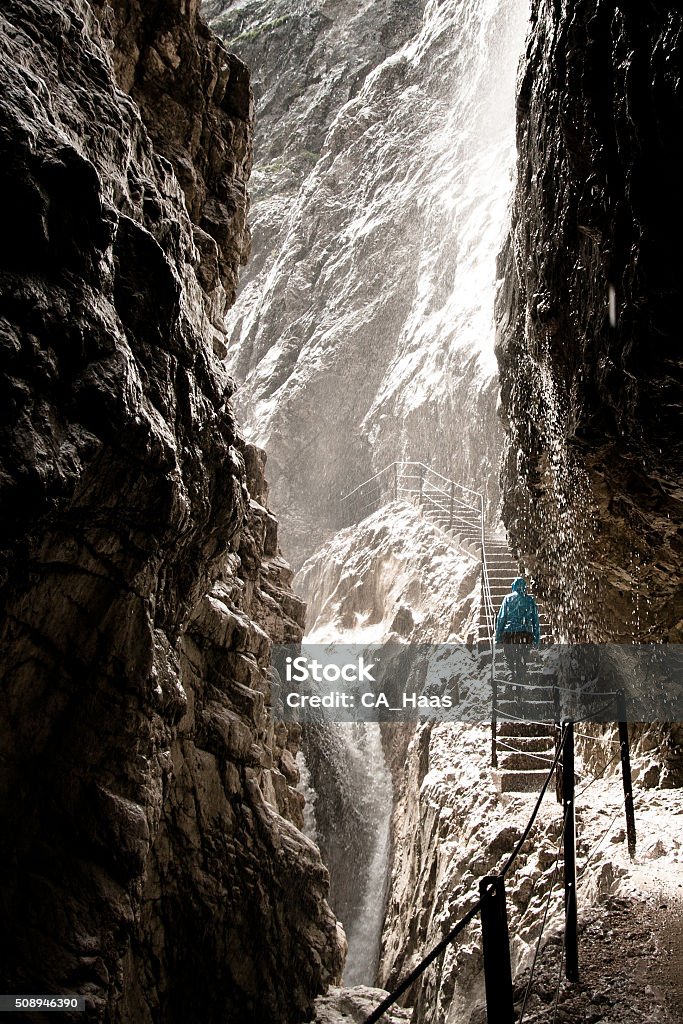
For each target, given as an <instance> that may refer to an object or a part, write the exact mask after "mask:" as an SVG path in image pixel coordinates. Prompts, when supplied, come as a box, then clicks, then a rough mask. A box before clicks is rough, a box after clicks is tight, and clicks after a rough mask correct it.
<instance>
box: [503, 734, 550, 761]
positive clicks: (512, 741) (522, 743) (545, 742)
mask: <svg viewBox="0 0 683 1024" xmlns="http://www.w3.org/2000/svg"><path fill="white" fill-rule="evenodd" d="M499 738H500V739H501V740H503V742H504V743H508V744H509V745H510V746H511V747H516V748H517V750H518V751H520V752H521V753H524V752H525V751H529V752H531V753H534V754H538V753H549V754H550V756H551V757H554V756H555V751H554V750H553V749H552V746H551V741H552V737H551V736H550V734H548V735H544V736H500V737H499ZM500 749H501V753H503V754H504V753H505V752H506V748H505V747H501V748H500Z"/></svg>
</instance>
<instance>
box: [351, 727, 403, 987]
mask: <svg viewBox="0 0 683 1024" xmlns="http://www.w3.org/2000/svg"><path fill="white" fill-rule="evenodd" d="M348 744H349V750H350V753H351V758H352V766H353V772H352V782H353V783H354V788H355V798H356V803H357V806H358V807H359V808H361V812H362V813H363V815H364V817H365V818H366V820H367V821H368V822H370V823H371V830H370V833H369V837H368V838H369V843H368V849H367V859H366V864H365V865H364V870H362V871H361V873H360V875H358V874H357V866H356V865H355V864H349V866H348V867H349V870H350V871H351V872H353V873H354V874H355V875H356V877H357V884H358V887H359V890H360V894H361V900H362V902H361V907H360V912H359V914H358V916H357V917H356V919H355V920H354V921H352V922H349V924H348V926H347V934H346V937H347V940H348V943H349V952H348V956H347V958H346V968H345V970H344V983H345V984H346V985H374V984H375V975H376V973H377V963H378V960H379V947H380V939H381V935H382V925H383V923H384V907H385V900H386V891H387V868H388V864H389V830H390V826H391V811H392V801H393V789H392V785H391V776H390V774H389V771H388V769H387V766H386V763H385V760H384V751H383V749H382V737H381V734H380V726H379V725H378V724H377V723H376V722H366V723H359V724H354V725H352V726H351V728H350V729H349V730H348Z"/></svg>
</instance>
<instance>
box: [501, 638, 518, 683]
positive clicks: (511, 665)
mask: <svg viewBox="0 0 683 1024" xmlns="http://www.w3.org/2000/svg"><path fill="white" fill-rule="evenodd" d="M503 650H504V651H505V664H506V665H507V668H508V672H509V674H510V683H512V682H514V678H515V645H514V644H511V643H503ZM508 691H509V685H508Z"/></svg>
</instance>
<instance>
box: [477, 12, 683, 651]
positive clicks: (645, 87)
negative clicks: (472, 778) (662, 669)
mask: <svg viewBox="0 0 683 1024" xmlns="http://www.w3.org/2000/svg"><path fill="white" fill-rule="evenodd" d="M532 25H533V29H532V33H531V35H530V42H529V45H528V48H527V52H526V56H525V58H524V61H523V65H522V69H521V78H520V82H519V94H518V101H517V117H518V129H517V138H518V150H519V163H518V174H517V188H516V193H515V199H514V208H513V217H512V229H511V234H510V238H509V240H508V243H507V245H506V247H505V249H504V251H503V253H502V256H501V262H500V274H501V277H502V284H501V289H500V292H499V296H498V302H497V321H498V359H499V364H500V373H501V395H502V404H503V409H504V413H505V416H506V429H507V440H506V445H505V458H504V467H503V484H504V520H505V522H506V524H507V526H508V528H509V531H510V533H511V535H512V538H513V540H514V543H515V544H516V546H517V547H518V549H519V550H520V552H521V553H522V555H523V557H524V559H525V560H526V561H527V563H528V564H529V565H530V566H531V567H532V570H533V574H534V576H535V578H536V579H537V581H538V584H539V586H540V587H541V589H542V590H543V591H544V592H545V594H547V595H548V597H549V599H550V602H551V604H552V605H554V606H555V608H556V609H557V611H558V618H559V620H560V622H559V625H560V626H561V627H562V628H563V631H564V633H565V635H566V636H567V637H568V638H569V639H583V638H590V639H594V640H605V639H606V640H616V641H618V642H629V641H633V640H637V641H638V640H657V641H659V640H671V641H680V640H681V638H683V591H682V590H681V586H680V580H681V560H682V555H683V538H682V536H681V526H680V523H681V513H682V511H683V509H682V495H681V473H682V470H683V448H682V446H681V433H680V413H681V369H682V363H681V355H680V341H679V339H680V308H681V288H682V282H683V256H682V254H681V249H680V246H676V245H672V242H671V240H672V239H674V238H677V237H679V236H680V233H681V230H682V228H683V201H682V200H681V190H680V186H679V181H680V174H681V148H680V139H679V133H678V132H677V131H675V130H672V125H677V124H678V123H680V120H681V116H682V115H683V91H682V89H681V27H682V21H681V14H680V12H679V11H678V10H676V9H674V7H673V6H672V5H670V4H647V5H643V4H636V5H634V4H627V3H615V2H613V0H589V2H587V3H586V2H578V0H569V2H568V3H567V4H563V5H557V4H553V3H550V2H545V0H535V2H534V3H533V4H532Z"/></svg>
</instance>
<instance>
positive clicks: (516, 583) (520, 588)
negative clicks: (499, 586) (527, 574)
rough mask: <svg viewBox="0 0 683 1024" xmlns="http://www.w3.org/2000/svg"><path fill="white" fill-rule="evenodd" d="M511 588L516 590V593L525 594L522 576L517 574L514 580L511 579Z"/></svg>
mask: <svg viewBox="0 0 683 1024" xmlns="http://www.w3.org/2000/svg"><path fill="white" fill-rule="evenodd" d="M512 589H513V590H516V591H517V593H518V594H526V580H525V579H524V577H523V576H518V577H517V579H516V580H513V581H512Z"/></svg>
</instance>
